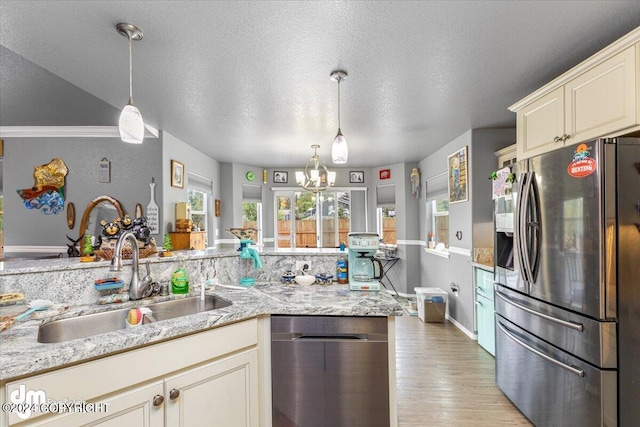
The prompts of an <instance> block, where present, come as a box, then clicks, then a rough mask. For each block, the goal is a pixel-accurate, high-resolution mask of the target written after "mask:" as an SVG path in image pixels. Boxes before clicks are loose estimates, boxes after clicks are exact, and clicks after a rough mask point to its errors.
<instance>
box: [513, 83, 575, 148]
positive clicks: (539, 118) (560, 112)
mask: <svg viewBox="0 0 640 427" xmlns="http://www.w3.org/2000/svg"><path fill="white" fill-rule="evenodd" d="M564 120H565V117H564V89H563V88H562V87H560V88H558V89H556V90H554V91H553V92H550V93H548V94H546V95H545V96H543V97H541V98H539V99H537V100H535V101H533V102H532V103H531V104H529V105H527V106H526V107H523V108H522V109H521V110H519V111H518V113H517V115H516V122H517V123H516V127H517V139H518V153H517V157H518V160H522V159H525V158H528V157H532V156H535V155H537V154H540V153H545V152H547V151H551V150H554V149H556V148H560V147H562V146H563V142H562V141H559V142H556V141H554V139H555V138H556V137H557V138H560V137H562V136H563V135H564V133H565V126H564Z"/></svg>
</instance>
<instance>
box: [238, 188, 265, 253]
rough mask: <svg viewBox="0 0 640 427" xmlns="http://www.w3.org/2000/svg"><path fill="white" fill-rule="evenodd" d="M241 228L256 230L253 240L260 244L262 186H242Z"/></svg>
mask: <svg viewBox="0 0 640 427" xmlns="http://www.w3.org/2000/svg"><path fill="white" fill-rule="evenodd" d="M242 227H243V228H255V229H256V230H258V232H257V233H256V235H255V236H254V238H253V240H254V241H255V243H256V244H258V245H261V244H262V186H260V185H251V184H242Z"/></svg>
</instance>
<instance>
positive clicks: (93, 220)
mask: <svg viewBox="0 0 640 427" xmlns="http://www.w3.org/2000/svg"><path fill="white" fill-rule="evenodd" d="M123 216H124V210H123V209H122V205H120V202H119V201H117V200H116V199H114V198H113V197H109V196H100V197H96V198H95V199H93V200H92V201H91V202H89V204H88V205H87V208H86V209H85V210H84V213H83V214H82V221H80V229H79V230H78V232H79V233H80V236H82V235H83V234H91V235H92V236H100V235H101V234H102V225H101V224H100V221H102V220H105V221H107V222H111V221H113V220H114V219H116V218H122V217H123Z"/></svg>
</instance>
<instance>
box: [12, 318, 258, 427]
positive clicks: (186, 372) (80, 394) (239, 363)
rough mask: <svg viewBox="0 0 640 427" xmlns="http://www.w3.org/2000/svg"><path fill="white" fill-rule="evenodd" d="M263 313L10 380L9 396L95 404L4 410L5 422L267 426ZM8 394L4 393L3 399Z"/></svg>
mask: <svg viewBox="0 0 640 427" xmlns="http://www.w3.org/2000/svg"><path fill="white" fill-rule="evenodd" d="M258 368H259V366H258V319H250V320H245V321H243V322H238V323H234V324H232V325H228V326H222V327H220V328H216V329H211V330H208V331H205V332H200V333H197V334H193V335H189V336H186V337H182V338H176V339H172V340H169V341H165V342H161V343H158V344H153V345H149V346H146V347H142V348H139V349H136V350H131V351H127V352H124V353H120V354H117V355H114V356H108V357H105V358H102V359H97V360H93V361H89V362H85V363H81V364H78V365H75V366H70V367H67V368H62V369H57V370H55V371H52V372H48V373H44V374H39V375H34V376H32V377H27V378H23V379H19V380H15V381H11V382H8V383H6V384H3V387H2V388H3V390H2V393H0V394H1V395H2V396H11V393H19V392H20V390H21V387H22V390H25V391H31V392H32V393H33V392H36V391H42V392H43V393H45V395H46V399H47V400H52V401H62V400H65V399H72V400H76V401H82V402H87V403H89V404H92V405H93V406H92V407H91V408H92V410H91V411H88V412H85V413H63V414H57V413H56V414H47V415H43V414H39V413H33V414H31V416H30V417H29V418H28V419H27V420H26V421H25V420H22V419H20V418H19V417H18V416H17V415H16V413H3V414H2V417H1V418H0V426H2V427H4V426H8V425H11V426H13V425H16V426H27V425H28V426H48V427H51V426H60V427H62V426H64V427H72V426H88V425H91V426H94V425H96V426H101V427H105V426H109V427H111V426H132V427H133V426H138V425H139V426H145V427H156V426H157V427H160V426H172V427H173V426H183V425H184V426H189V427H191V426H196V427H197V426H200V425H211V424H212V422H213V421H215V422H216V423H217V424H216V425H224V426H226V425H233V426H257V425H259V416H260V409H259V395H258V393H259V390H258V387H259V383H258V380H259V378H258V376H259V369H258ZM5 399H6V397H3V401H4V400H5Z"/></svg>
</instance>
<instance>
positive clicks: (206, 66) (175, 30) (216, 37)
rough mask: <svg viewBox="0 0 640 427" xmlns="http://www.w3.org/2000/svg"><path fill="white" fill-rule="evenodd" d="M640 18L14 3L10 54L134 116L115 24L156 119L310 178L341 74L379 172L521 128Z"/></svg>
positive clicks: (359, 138) (504, 10) (465, 7)
mask: <svg viewBox="0 0 640 427" xmlns="http://www.w3.org/2000/svg"><path fill="white" fill-rule="evenodd" d="M639 17H640V2H637V1H632V2H623V1H602V2H600V1H589V2H584V1H576V2H568V1H566V2H565V1H562V2H559V1H540V2H532V1H511V2H509V1H470V2H467V1H455V2H454V1H451V2H437V1H430V2H382V1H381V2H336V1H331V2H327V1H315V2H312V1H308V2H306V1H305V2H292V1H288V2H278V1H269V2H257V1H256V2H240V1H233V2H231V1H216V2H214V1H84V2H80V1H8V0H2V1H1V2H0V44H2V45H4V46H5V47H7V48H8V49H10V50H12V51H14V52H16V53H18V54H19V55H21V56H23V57H24V58H26V59H28V60H29V61H32V62H33V63H35V64H37V65H39V66H41V67H43V68H45V69H47V70H49V71H50V72H52V73H54V74H55V75H57V76H60V77H61V78H63V79H65V80H67V81H69V82H70V83H72V84H73V85H76V86H78V87H80V88H81V89H83V90H85V91H87V92H89V93H91V94H93V95H95V96H96V97H98V98H100V99H102V100H103V101H105V102H106V103H108V104H110V105H113V106H114V107H116V108H118V109H120V108H122V106H124V104H126V102H127V98H128V87H127V85H128V76H127V73H128V62H127V61H128V54H127V42H126V39H125V38H123V37H122V36H120V35H118V34H117V32H116V30H115V24H116V23H118V22H130V23H133V24H136V25H138V26H139V27H140V28H141V29H142V30H143V31H144V39H143V40H142V41H140V42H134V44H133V61H134V93H133V95H134V96H133V97H134V101H135V103H136V104H137V105H138V107H139V108H140V111H141V112H142V115H143V117H144V119H145V122H147V123H149V124H150V125H152V126H154V127H156V128H158V129H163V130H166V131H167V132H169V133H171V134H172V135H174V136H176V137H178V138H179V139H181V140H183V141H185V142H187V143H188V144H190V145H192V146H194V147H196V148H197V149H199V150H200V151H202V152H204V153H206V154H208V155H210V156H211V157H213V158H215V159H216V160H219V161H222V162H239V163H244V164H249V165H255V166H260V167H274V166H280V167H286V166H290V167H295V166H300V165H301V164H304V163H305V162H306V161H307V160H308V158H309V157H310V156H311V154H312V152H311V149H310V145H311V144H320V145H321V149H320V155H321V158H323V159H325V160H326V161H329V160H330V159H329V157H330V146H331V142H332V141H333V137H334V136H335V134H336V131H337V127H338V124H337V85H336V83H334V82H332V81H331V80H330V79H329V74H330V73H331V71H333V70H335V69H344V70H346V71H347V72H348V73H349V77H348V79H347V80H345V81H344V82H343V83H342V84H341V98H342V106H341V110H342V131H343V133H344V135H345V137H346V138H347V141H348V144H349V151H350V154H349V162H348V164H347V166H361V167H367V166H380V165H387V164H393V163H398V162H413V161H419V160H421V159H423V158H425V157H426V156H428V155H429V154H430V153H432V152H434V151H435V150H437V149H438V148H439V147H441V146H443V145H444V144H446V143H448V142H449V141H451V140H452V139H454V138H456V137H457V136H459V135H461V134H462V133H464V132H465V131H467V130H469V129H472V128H483V127H514V126H515V116H514V114H513V113H510V112H509V111H507V107H508V106H509V105H511V104H512V103H514V102H515V101H517V100H519V99H520V98H522V97H524V96H525V95H527V94H528V93H530V92H532V91H533V90H535V89H536V88H538V87H540V86H541V85H543V84H544V83H546V82H547V81H549V80H551V79H552V78H554V77H556V76H557V75H559V74H561V73H562V72H564V71H566V70H567V69H569V68H571V67H572V66H574V65H576V64H577V63H579V62H580V61H582V60H583V59H585V58H587V57H588V56H590V55H592V54H593V53H595V52H597V51H598V50H600V49H601V48H603V47H604V46H606V45H607V44H609V43H611V42H613V41H614V40H616V39H617V38H619V37H620V36H622V35H624V34H625V33H627V32H628V31H630V30H632V29H633V28H635V27H636V26H637V25H638V23H639V22H640V21H639V20H638V18H639ZM3 78H7V76H4V77H3ZM0 102H3V103H4V102H19V99H15V100H7V99H0ZM109 119H112V118H111V117H109ZM104 124H105V125H114V124H116V123H104ZM61 125H64V123H61Z"/></svg>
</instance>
